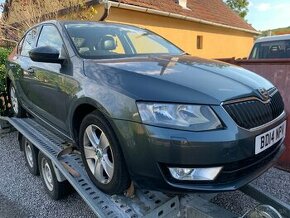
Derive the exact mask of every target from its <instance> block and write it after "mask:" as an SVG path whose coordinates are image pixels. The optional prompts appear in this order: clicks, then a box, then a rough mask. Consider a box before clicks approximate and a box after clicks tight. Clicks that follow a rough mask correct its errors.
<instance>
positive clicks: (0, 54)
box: [0, 47, 10, 114]
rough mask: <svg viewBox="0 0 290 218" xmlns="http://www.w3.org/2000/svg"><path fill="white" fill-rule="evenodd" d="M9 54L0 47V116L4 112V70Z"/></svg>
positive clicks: (7, 50) (8, 51)
mask: <svg viewBox="0 0 290 218" xmlns="http://www.w3.org/2000/svg"><path fill="white" fill-rule="evenodd" d="M9 53H10V50H9V49H6V48H1V47H0V114H3V113H4V110H5V103H4V102H5V98H6V94H5V90H6V81H5V77H6V69H5V63H6V60H7V57H8V55H9Z"/></svg>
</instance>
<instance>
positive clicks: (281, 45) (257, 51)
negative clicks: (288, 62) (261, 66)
mask: <svg viewBox="0 0 290 218" xmlns="http://www.w3.org/2000/svg"><path fill="white" fill-rule="evenodd" d="M276 58H290V40H279V41H272V42H271V41H270V42H259V43H256V44H255V46H254V48H253V50H252V53H251V55H250V59H276Z"/></svg>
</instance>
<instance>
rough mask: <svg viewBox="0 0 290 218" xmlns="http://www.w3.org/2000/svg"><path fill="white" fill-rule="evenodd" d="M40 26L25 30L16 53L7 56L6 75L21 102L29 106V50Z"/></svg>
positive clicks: (34, 43) (34, 41)
mask: <svg viewBox="0 0 290 218" xmlns="http://www.w3.org/2000/svg"><path fill="white" fill-rule="evenodd" d="M39 30H40V27H39V26H36V27H33V28H32V29H31V30H29V31H28V32H27V34H26V35H25V36H24V37H23V38H22V40H21V41H20V43H19V44H18V48H17V51H16V53H15V54H14V55H13V56H12V57H10V58H9V61H8V65H7V67H8V75H9V77H10V78H11V79H12V81H13V82H14V85H15V88H16V92H17V94H18V96H19V98H20V100H21V103H22V104H23V105H24V106H26V107H29V106H31V105H32V103H31V101H30V80H31V74H30V70H31V69H30V65H31V62H32V61H31V59H30V58H29V51H30V50H31V49H33V48H35V46H36V41H37V37H38V34H39Z"/></svg>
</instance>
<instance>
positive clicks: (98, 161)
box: [79, 111, 130, 194]
mask: <svg viewBox="0 0 290 218" xmlns="http://www.w3.org/2000/svg"><path fill="white" fill-rule="evenodd" d="M79 136H80V137H79V145H80V149H81V153H82V159H83V162H84V166H85V169H86V171H87V173H88V175H89V177H90V179H91V180H92V181H93V183H94V184H95V185H96V186H97V187H98V188H99V189H101V190H102V191H104V192H105V193H107V194H120V193H122V192H124V191H125V190H126V189H127V188H128V187H129V185H130V178H129V174H128V171H127V168H126V165H125V163H124V158H123V154H122V152H121V148H120V145H119V143H118V141H117V139H116V137H115V134H114V132H113V131H112V129H111V127H110V125H109V124H108V123H107V121H106V120H105V119H104V117H103V116H102V115H100V114H99V113H98V112H97V111H95V112H93V113H91V114H89V115H87V116H86V117H85V118H84V120H83V121H82V124H81V128H80V133H79Z"/></svg>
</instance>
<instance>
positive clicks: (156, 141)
mask: <svg viewBox="0 0 290 218" xmlns="http://www.w3.org/2000/svg"><path fill="white" fill-rule="evenodd" d="M7 86H8V87H9V88H8V89H9V96H10V99H11V104H12V109H13V113H14V114H15V116H18V117H23V116H26V115H27V114H30V115H32V116H33V117H35V119H37V120H38V122H41V124H42V125H44V126H46V127H47V128H49V129H50V130H53V131H55V132H57V133H58V134H61V135H62V136H63V137H66V139H67V140H68V141H71V142H72V143H74V144H75V145H76V146H77V147H78V148H79V149H80V151H81V153H82V158H83V162H84V165H85V168H86V170H87V173H88V175H89V176H90V178H91V179H92V181H93V182H94V183H95V184H96V186H97V187H99V188H100V189H101V190H103V191H104V192H106V193H109V194H115V193H122V192H123V191H124V190H126V189H127V188H128V187H129V185H130V184H131V181H134V182H135V183H136V184H137V185H138V186H140V187H146V188H152V189H156V190H165V191H171V192H185V191H186V192H187V191H214V192H217V191H230V190H235V189H238V188H240V187H241V186H243V185H245V184H247V183H248V182H250V181H251V180H253V179H255V178H256V177H257V176H259V175H260V174H262V173H263V172H264V171H266V170H267V169H268V168H269V167H271V166H272V165H273V164H274V163H275V161H276V160H277V159H278V158H279V156H280V155H281V153H282V151H283V149H284V144H283V140H284V138H285V129H286V121H285V120H286V118H285V117H286V115H285V112H284V105H283V100H282V97H281V95H280V93H279V91H278V90H277V88H276V87H275V86H273V84H271V83H270V82H269V81H267V80H266V79H264V78H262V77H260V76H258V75H256V74H254V73H252V72H250V71H247V70H245V69H242V68H239V67H236V66H233V65H229V64H225V63H222V62H217V61H211V60H205V59H201V58H197V57H192V56H190V55H188V54H186V53H185V52H183V51H182V50H181V49H179V48H178V47H176V46H175V45H173V44H172V43H170V42H168V41H167V40H165V39H164V38H162V37H160V36H158V35H157V34H155V33H153V32H151V31H148V30H146V29H141V28H137V27H133V26H128V25H121V24H114V23H96V22H77V21H74V22H73V21H71V22H70V21H47V22H44V23H40V24H38V25H36V26H34V27H32V28H31V29H29V30H28V31H27V33H26V34H25V36H24V37H23V38H22V39H21V41H20V42H19V44H18V46H17V47H16V48H15V50H14V51H13V52H12V54H11V55H10V57H9V61H8V63H7Z"/></svg>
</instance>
